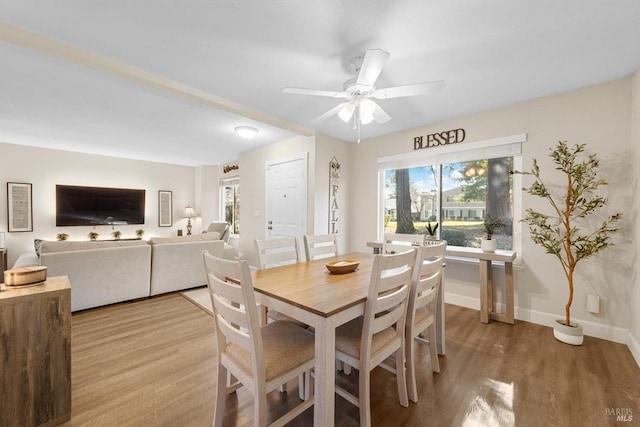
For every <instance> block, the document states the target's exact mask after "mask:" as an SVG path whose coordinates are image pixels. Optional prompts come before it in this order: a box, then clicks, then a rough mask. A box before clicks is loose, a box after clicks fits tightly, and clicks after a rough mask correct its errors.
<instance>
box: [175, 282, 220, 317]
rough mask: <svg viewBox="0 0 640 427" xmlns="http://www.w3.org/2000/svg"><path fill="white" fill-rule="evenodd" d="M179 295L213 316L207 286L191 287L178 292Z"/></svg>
mask: <svg viewBox="0 0 640 427" xmlns="http://www.w3.org/2000/svg"><path fill="white" fill-rule="evenodd" d="M180 295H182V296H183V297H185V298H186V299H187V300H189V301H191V302H192V303H193V304H195V305H196V306H197V307H198V308H200V309H202V310H203V311H205V312H207V313H208V314H210V315H212V316H213V309H212V308H211V297H210V296H209V288H207V287H204V288H198V289H191V290H188V291H184V292H180Z"/></svg>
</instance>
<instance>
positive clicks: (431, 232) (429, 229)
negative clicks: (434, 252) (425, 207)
mask: <svg viewBox="0 0 640 427" xmlns="http://www.w3.org/2000/svg"><path fill="white" fill-rule="evenodd" d="M425 228H426V230H427V233H428V235H427V237H428V238H430V239H437V236H436V233H437V232H438V223H437V222H436V225H435V226H433V227H432V226H431V221H429V222H427V226H426V227H425Z"/></svg>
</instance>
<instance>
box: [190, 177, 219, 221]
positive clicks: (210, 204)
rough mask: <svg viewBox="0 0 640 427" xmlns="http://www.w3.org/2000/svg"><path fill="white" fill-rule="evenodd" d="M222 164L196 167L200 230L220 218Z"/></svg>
mask: <svg viewBox="0 0 640 427" xmlns="http://www.w3.org/2000/svg"><path fill="white" fill-rule="evenodd" d="M220 174H222V167H220V166H198V167H196V168H195V200H194V201H193V203H194V205H193V206H194V208H195V209H196V212H197V213H198V214H199V215H200V216H199V217H198V218H197V220H196V222H194V230H195V225H197V226H198V230H200V229H201V228H207V227H208V226H209V224H210V223H211V222H212V221H218V219H219V218H220V185H219V183H220V176H219V175H220Z"/></svg>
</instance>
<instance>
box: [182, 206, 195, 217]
mask: <svg viewBox="0 0 640 427" xmlns="http://www.w3.org/2000/svg"><path fill="white" fill-rule="evenodd" d="M194 216H196V211H195V210H194V209H193V208H192V207H191V206H187V207H186V208H184V213H183V214H182V217H183V218H193V217H194Z"/></svg>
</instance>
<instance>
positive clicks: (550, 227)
mask: <svg viewBox="0 0 640 427" xmlns="http://www.w3.org/2000/svg"><path fill="white" fill-rule="evenodd" d="M584 150H585V144H576V145H575V146H574V147H573V148H569V147H568V146H567V143H566V141H559V142H558V144H557V145H556V146H555V147H554V148H551V153H550V154H549V156H550V157H551V158H552V159H553V163H554V164H555V165H556V170H559V171H561V172H562V173H563V174H564V175H565V178H566V188H565V190H566V192H565V193H564V194H562V195H560V196H556V195H553V194H552V193H551V191H550V190H549V188H550V187H549V186H548V185H547V184H546V183H545V182H544V181H543V180H542V178H541V176H540V167H539V166H538V162H537V161H536V159H533V168H532V169H531V171H530V172H524V174H525V175H533V176H534V177H535V181H534V182H533V184H531V186H530V187H529V188H524V190H525V191H526V192H527V193H529V194H531V195H532V196H536V197H540V198H542V199H546V200H547V201H548V202H549V204H550V207H551V212H552V213H551V214H545V213H542V212H538V211H536V210H534V209H532V208H528V209H527V210H526V215H525V217H524V218H523V219H522V221H523V222H525V223H526V224H527V225H528V226H529V233H530V235H531V240H533V242H534V243H536V244H538V245H540V246H542V247H543V248H544V249H545V251H546V252H547V253H548V254H551V255H553V256H555V257H556V258H557V259H558V261H560V264H561V265H562V270H563V271H564V274H565V277H566V279H567V285H568V288H569V299H568V300H567V303H566V305H565V318H564V320H556V322H555V324H554V329H553V335H554V336H555V337H556V339H558V340H560V341H562V342H566V343H568V344H574V345H581V344H582V341H583V332H582V327H581V326H580V325H578V324H576V323H572V322H571V304H572V303H573V289H574V277H573V275H574V272H575V269H576V266H577V264H578V262H580V261H582V260H583V259H586V258H589V257H591V256H592V255H595V254H596V253H597V252H599V251H601V250H602V249H604V248H606V247H607V246H611V245H613V243H612V242H611V235H612V234H614V233H616V232H617V231H619V229H618V228H615V227H614V224H615V223H616V222H617V221H618V220H620V218H621V217H622V214H621V213H615V214H613V215H611V216H609V217H607V218H605V219H604V221H602V223H601V224H600V225H597V226H593V227H591V229H589V225H588V224H586V222H585V221H584V220H585V218H587V217H589V216H590V215H591V214H594V213H596V212H598V211H599V210H600V209H601V208H602V207H604V206H605V205H606V204H607V199H606V198H604V197H602V196H599V195H598V194H597V191H598V189H599V188H600V187H601V186H603V185H607V182H606V181H605V180H604V179H602V178H599V177H598V174H597V171H598V167H599V166H600V164H599V161H598V160H597V158H596V155H595V154H590V155H588V156H586V158H585V155H586V154H585V153H584ZM580 224H584V228H583V229H581V228H580V227H579V225H580Z"/></svg>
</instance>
